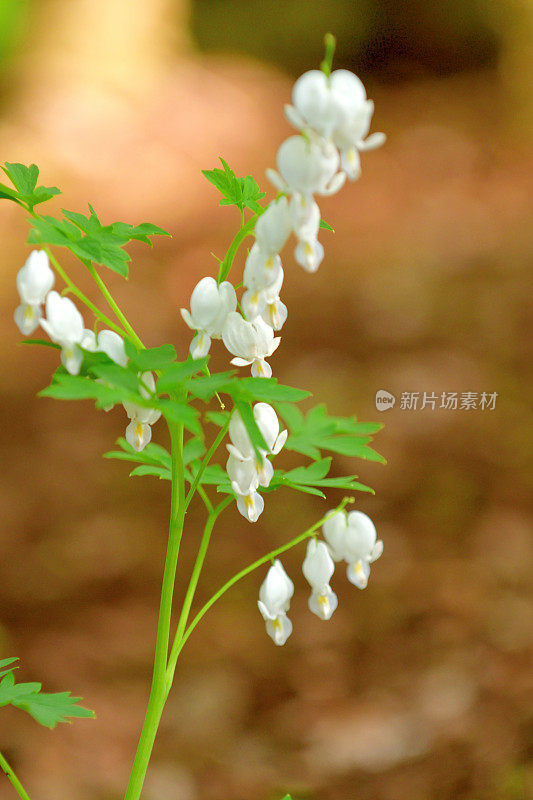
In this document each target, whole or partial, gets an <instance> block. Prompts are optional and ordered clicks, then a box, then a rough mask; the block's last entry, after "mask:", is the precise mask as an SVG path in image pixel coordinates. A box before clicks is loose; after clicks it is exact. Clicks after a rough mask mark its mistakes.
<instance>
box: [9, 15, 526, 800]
mask: <svg viewBox="0 0 533 800" xmlns="http://www.w3.org/2000/svg"><path fill="white" fill-rule="evenodd" d="M328 29H331V30H332V31H333V33H335V34H337V36H338V38H339V49H338V58H337V60H336V62H335V66H337V67H338V66H346V67H348V68H351V69H355V70H356V71H357V72H358V74H360V75H361V77H362V78H363V80H364V81H365V84H366V86H367V89H368V93H369V96H370V97H372V98H373V99H374V100H375V102H376V114H375V119H374V124H373V130H383V131H386V132H387V134H388V142H387V144H386V146H385V147H384V148H383V149H381V150H379V151H377V152H375V153H370V154H368V155H365V156H363V176H362V178H361V179H360V180H359V181H358V182H357V183H355V184H349V185H347V186H346V187H345V188H344V189H343V191H342V192H341V193H339V195H337V196H335V197H333V198H329V199H325V200H323V201H322V202H321V208H322V212H323V216H324V217H325V219H326V220H328V221H329V222H330V223H331V224H332V225H333V226H334V228H335V230H336V233H335V234H334V235H333V234H330V233H328V232H326V231H323V232H322V233H321V239H322V241H323V243H324V244H325V247H326V257H325V260H324V262H323V264H322V266H321V267H320V270H319V272H318V274H317V275H315V276H312V275H307V274H305V273H304V272H303V271H302V270H301V269H300V268H299V267H298V266H297V265H296V264H295V262H294V261H293V259H292V255H291V252H290V247H289V248H288V249H287V250H286V251H285V253H286V254H285V258H284V264H285V275H286V278H285V285H284V288H283V299H284V301H285V302H286V303H287V305H288V307H289V318H288V321H287V323H286V325H285V327H284V329H283V331H282V335H283V339H282V346H281V348H280V350H279V351H278V352H277V353H276V355H275V356H274V357H273V358H272V364H273V367H274V374H275V375H276V376H277V377H278V378H279V379H280V380H281V381H282V382H284V383H289V384H293V385H297V386H301V387H304V388H309V389H311V390H312V391H313V392H314V402H319V401H326V402H327V404H328V409H329V411H330V412H331V413H337V414H357V416H358V417H360V418H361V419H363V420H379V421H382V422H385V424H386V426H385V429H384V431H383V432H381V433H380V434H379V435H378V436H377V438H376V442H375V445H376V447H377V449H378V450H379V451H380V452H382V453H383V454H384V455H385V456H386V458H387V459H388V462H389V463H388V465H387V466H386V467H383V466H381V465H379V464H372V463H369V462H358V463H357V464H356V467H355V471H356V472H358V473H359V475H360V478H361V480H362V481H363V482H364V483H369V484H370V485H371V486H373V487H374V488H375V489H376V496H375V497H372V496H369V495H361V496H360V497H358V498H357V506H356V507H357V508H360V509H361V510H363V511H365V512H366V513H368V514H369V515H370V516H371V517H372V518H373V519H374V520H375V522H376V525H377V527H378V532H379V534H380V536H381V538H383V540H384V543H385V551H384V555H383V557H382V558H381V559H380V561H379V562H377V563H376V565H375V566H374V567H373V569H372V575H371V580H370V584H369V587H368V588H367V589H366V591H364V592H360V591H358V590H357V589H356V588H355V587H352V586H351V585H349V584H348V583H347V581H346V580H345V578H344V576H343V574H342V572H343V569H342V567H339V574H338V575H336V577H335V578H334V589H335V591H337V593H338V595H339V609H338V611H337V612H336V613H335V615H334V617H333V619H332V620H331V622H329V623H328V624H325V623H322V622H320V621H319V620H318V619H317V618H316V617H314V616H313V615H311V614H310V613H309V611H308V610H307V605H306V603H307V594H308V589H307V586H306V584H305V582H304V579H303V576H302V575H301V569H300V568H301V560H302V557H303V550H302V548H299V549H298V550H297V551H295V552H293V553H291V554H290V555H289V556H287V558H285V559H284V564H285V566H286V569H287V571H288V572H289V574H290V575H291V576H292V577H293V578H294V579H295V582H296V594H295V598H294V602H293V607H292V608H291V618H292V620H293V623H294V634H293V636H292V637H291V638H290V640H289V642H288V643H287V645H286V646H285V647H284V648H276V647H275V646H274V645H273V644H272V642H271V641H270V639H268V637H267V636H266V634H265V631H264V625H263V622H262V620H261V618H260V616H259V613H258V611H257V607H256V599H257V591H258V587H259V585H260V582H261V581H262V579H263V577H264V573H262V574H259V573H257V574H255V575H254V576H251V577H249V578H248V579H247V580H246V581H243V582H242V583H241V584H240V585H238V586H237V587H236V588H235V589H234V590H232V591H231V592H230V593H228V594H227V595H226V596H225V597H224V599H223V600H221V601H220V603H219V604H218V605H217V606H215V607H214V609H213V610H212V611H211V612H210V613H209V614H208V615H207V617H206V619H205V621H204V622H203V624H202V626H201V627H200V628H199V629H198V630H197V631H195V633H194V635H193V636H192V637H191V640H190V643H189V644H188V645H187V647H186V648H185V651H184V654H183V657H182V659H181V663H180V665H179V667H178V670H177V675H176V686H175V688H174V689H173V691H172V693H171V696H170V699H169V704H168V707H167V710H166V712H165V714H164V717H163V723H162V726H161V730H160V735H159V737H158V740H157V744H156V748H155V751H154V756H153V761H152V766H151V768H150V771H149V776H148V780H147V783H146V790H145V794H144V798H145V800H250V799H251V798H254V799H255V798H257V799H258V800H270V798H276V797H279V796H282V794H283V793H284V792H285V791H291V792H292V793H293V794H294V796H295V797H297V798H299V800H307V799H309V798H313V799H314V798H316V800H527V798H531V797H533V760H532V759H533V697H532V694H533V692H532V690H533V678H532V675H533V672H532V666H533V665H532V659H531V645H532V632H533V631H532V620H533V609H532V605H531V571H532V567H533V541H532V537H531V520H532V512H533V507H532V495H531V485H532V477H533V475H532V471H531V463H530V458H531V450H532V447H531V445H532V433H533V429H532V425H531V417H530V413H529V412H530V409H531V401H532V398H533V382H532V378H531V356H532V349H531V342H532V335H531V334H532V323H531V305H530V301H531V289H532V283H531V278H530V265H531V258H532V237H531V211H532V200H531V186H532V178H533V157H532V150H531V144H532V134H533V125H532V115H531V111H532V99H531V77H530V76H531V61H532V56H531V52H532V51H531V33H532V29H533V7H532V6H531V4H530V3H529V2H527V0H511V1H510V2H503V0H499V1H497V0H476V1H475V2H474V0H461V2H459V0H451V1H448V0H440V2H437V0H408V1H407V2H402V3H396V4H395V3H392V2H390V0H380V1H379V2H372V1H371V0H365V2H360V3H352V2H349V1H348V0H337V1H336V2H329V1H328V2H324V0H321V2H319V1H318V0H306V2H296V0H265V2H255V1H254V0H247V2H244V0H234V1H233V2H228V1H227V0H226V2H223V0H196V2H191V3H187V2H185V0H174V1H173V0H150V2H145V3H139V2H135V0H133V2H132V0H42V1H41V2H37V1H36V0H34V2H20V1H19V0H0V143H1V153H0V157H1V160H2V161H22V162H24V163H30V162H32V161H33V162H35V163H37V164H38V165H39V167H40V168H41V180H42V182H43V183H44V184H45V185H58V186H59V187H60V188H61V189H62V190H63V193H64V194H63V195H62V196H61V197H60V198H58V199H57V200H54V201H52V202H51V203H50V204H48V207H49V210H48V213H54V212H58V210H59V209H60V208H61V207H65V208H69V209H72V210H77V211H84V210H85V209H86V204H87V202H91V203H92V204H93V205H94V206H95V207H96V209H97V211H98V212H99V214H100V215H101V217H102V219H103V220H104V221H106V222H111V221H114V220H123V221H127V222H131V223H138V222H141V221H152V222H155V223H157V224H159V225H161V226H163V227H164V228H166V229H168V230H169V231H171V233H172V235H173V238H172V239H169V240H158V241H157V240H156V242H155V246H154V248H153V250H148V249H147V248H145V247H144V246H143V245H138V246H134V247H132V248H131V249H130V251H131V253H132V255H133V264H132V269H131V280H130V281H129V282H127V283H126V282H124V281H123V280H121V279H120V278H118V277H117V276H115V275H111V274H110V273H108V275H107V276H106V277H109V285H110V286H111V288H112V291H113V292H114V293H115V294H116V296H117V299H118V300H119V303H120V305H121V306H122V307H123V308H124V309H125V310H126V312H127V314H128V316H129V318H130V320H131V322H132V323H133V325H134V327H135V328H136V329H138V330H139V332H140V333H141V335H142V338H143V339H144V340H145V342H146V343H147V344H149V345H152V346H153V345H156V344H159V343H162V342H164V341H171V342H173V343H174V344H175V345H176V347H177V349H178V353H179V355H180V357H182V358H184V357H185V355H186V351H187V347H188V341H189V331H188V330H187V329H186V328H185V326H184V324H183V323H182V321H181V318H180V316H179V312H178V309H179V307H180V306H188V302H189V297H190V293H191V290H192V288H193V286H194V285H195V284H196V282H197V281H198V280H199V279H200V278H201V277H203V276H204V275H206V274H213V273H214V271H215V268H216V262H215V261H214V260H213V258H212V256H211V255H210V253H211V252H212V253H214V254H216V255H217V256H222V255H223V254H224V252H225V248H226V247H227V245H228V243H229V241H230V239H231V237H232V236H233V234H234V232H235V230H236V226H237V224H238V220H237V214H236V212H235V210H234V209H224V208H222V209H221V208H218V207H217V201H218V198H217V195H216V193H215V191H214V189H213V188H212V187H211V186H210V185H209V184H208V183H207V182H206V181H205V180H204V178H203V177H202V175H201V173H200V170H201V169H208V168H211V167H213V166H215V164H216V160H217V157H218V156H219V155H221V156H223V157H224V158H225V159H226V160H227V161H228V162H229V163H230V165H231V166H232V167H233V168H234V169H235V171H236V172H237V174H247V173H251V174H253V175H254V176H255V177H256V179H257V180H258V181H259V183H260V184H261V186H262V188H264V189H265V190H266V191H268V192H269V197H270V196H271V192H270V189H269V187H268V184H267V181H266V179H265V178H264V170H265V168H266V167H267V166H270V165H274V162H275V154H276V150H277V147H278V146H279V144H280V143H281V141H282V140H283V138H284V137H286V136H288V135H290V133H291V129H290V127H289V126H288V124H287V123H286V122H285V121H284V118H283V113H282V108H283V103H285V102H287V101H288V100H289V98H290V91H291V85H292V82H293V80H294V77H295V75H297V74H298V71H303V70H305V69H310V68H315V67H316V66H317V65H318V63H319V61H320V59H321V57H322V36H323V34H324V33H325V31H326V30H328ZM43 211H44V213H47V212H46V210H45V209H44V207H43ZM26 236H27V225H26V223H25V220H24V213H23V212H22V211H21V209H20V208H18V207H17V206H16V205H15V204H11V203H9V202H2V203H0V241H1V243H2V258H1V260H0V261H1V267H0V269H1V277H2V280H1V281H0V302H1V305H2V313H1V315H0V335H1V341H2V346H1V349H0V359H1V374H2V383H1V397H0V408H1V417H2V426H1V427H2V436H1V446H2V450H3V453H4V458H3V465H2V466H3V468H2V476H1V480H0V507H1V509H2V510H1V523H0V657H7V656H11V655H18V656H20V657H21V659H22V662H21V663H22V665H21V669H20V671H19V673H18V679H19V680H42V681H43V683H44V687H45V688H46V689H47V690H48V691H60V690H64V689H71V690H72V691H73V692H74V693H75V694H80V695H82V696H83V697H84V701H85V704H86V705H88V706H89V707H90V708H94V709H96V711H97V715H98V719H97V721H96V722H92V721H89V720H88V721H75V723H74V724H73V725H72V726H66V725H65V726H60V727H59V728H57V729H56V730H55V731H53V732H50V731H48V730H45V729H42V728H40V727H39V726H38V725H37V724H36V723H34V722H33V720H31V719H30V718H29V717H27V716H26V715H25V714H24V713H23V712H20V711H16V710H13V709H2V710H0V750H2V751H3V752H4V753H5V755H6V757H7V758H8V759H9V760H10V761H11V762H12V763H13V766H14V767H15V769H16V770H17V771H18V772H19V774H20V777H21V779H22V781H23V782H24V783H25V784H27V788H28V790H29V792H30V794H31V796H32V797H34V800H119V798H120V797H121V796H122V793H123V790H124V787H125V784H126V782H127V777H128V774H129V768H130V766H131V762H132V758H133V754H134V750H135V746H136V741H137V737H138V733H139V730H140V726H141V722H142V717H143V712H144V708H145V704H146V701H147V692H148V686H149V681H150V673H151V661H152V656H153V649H154V635H155V634H154V631H155V621H156V613H157V606H158V596H159V588H160V576H161V570H162V562H163V557H164V547H165V541H166V526H167V514H168V506H169V501H168V485H167V484H164V483H159V482H157V481H156V480H154V479H151V478H145V479H143V480H140V479H131V480H128V478H127V475H128V468H127V465H126V464H124V463H120V462H111V461H104V460H102V458H101V453H102V452H104V451H105V450H108V449H112V447H113V443H114V441H115V439H116V438H117V437H118V436H119V435H122V434H123V430H124V426H125V415H124V414H123V412H122V410H121V409H115V410H114V411H113V412H111V413H110V414H108V415H104V414H102V413H94V411H93V409H92V408H91V406H90V404H88V403H83V404H73V403H71V404H62V403H59V402H55V401H52V400H48V399H39V398H36V396H35V395H36V393H37V391H38V390H39V389H41V388H43V387H44V386H45V385H46V384H47V382H48V381H49V378H50V374H51V372H52V370H53V369H54V368H55V365H56V361H57V357H56V354H55V353H54V352H53V351H49V350H44V349H43V350H40V349H33V348H23V347H19V345H18V342H19V340H20V336H19V333H18V331H17V329H16V327H15V324H14V322H13V320H12V314H13V310H14V308H15V306H16V305H17V304H18V296H17V293H16V289H15V275H16V272H17V270H18V269H19V268H20V266H22V264H23V263H24V260H25V258H26V257H27V254H28V252H29V248H28V246H27V245H25V243H24V242H25V239H26ZM58 255H62V254H61V253H59V254H58ZM62 261H63V262H64V263H65V264H66V265H68V266H71V267H72V274H73V275H76V276H79V280H80V283H81V284H82V285H83V286H84V287H86V288H87V290H88V291H91V292H92V288H91V286H90V284H89V282H88V281H87V280H86V278H85V276H83V274H82V272H81V268H79V266H76V265H75V264H74V262H71V261H69V259H68V258H66V257H64V256H63V257H62ZM238 266H239V267H242V256H241V257H240V260H239V262H238ZM236 274H238V273H236ZM94 296H95V297H96V294H95V295H94ZM87 321H88V322H89V318H88V317H87ZM217 349H218V353H219V354H218V355H216V354H215V357H214V361H215V364H216V365H218V366H220V367H223V366H226V364H227V359H226V357H225V356H223V354H222V348H221V347H220V346H219V347H218V348H215V353H216V351H217ZM380 389H386V390H388V391H391V392H393V393H394V394H395V395H396V397H397V403H396V406H395V408H394V410H392V411H387V412H384V413H380V412H379V411H377V410H376V408H375V405H374V397H375V393H376V391H378V390H380ZM416 391H418V392H421V393H423V392H424V391H426V392H428V393H429V392H435V393H436V394H437V395H439V396H440V393H441V392H443V391H446V392H452V391H457V392H459V393H461V392H466V391H473V392H483V391H486V392H497V393H498V398H497V402H496V408H495V410H494V411H488V410H485V411H481V410H470V411H466V410H457V411H450V410H441V409H438V408H437V409H435V410H434V411H432V410H429V409H425V410H424V411H420V410H418V411H408V410H402V409H401V408H400V407H399V398H400V396H401V394H402V392H416ZM154 440H155V441H160V442H161V443H166V441H165V433H164V425H163V424H162V423H160V424H159V425H158V426H157V427H156V428H155V431H154ZM279 458H280V461H279V462H278V463H279V464H281V463H283V456H280V457H279ZM336 463H337V466H336V467H335V469H336V471H337V474H345V473H346V472H350V471H352V470H353V469H354V467H353V463H354V462H353V461H350V460H347V459H343V458H339V459H337V462H336ZM339 500H340V495H337V494H335V493H331V495H330V497H329V498H328V504H327V505H326V504H324V503H323V502H321V501H320V500H319V499H318V498H314V497H310V496H306V495H300V494H298V495H296V496H292V495H290V494H287V495H283V494H281V493H277V494H276V495H272V496H271V495H269V496H268V497H267V503H266V510H265V512H264V514H263V515H262V517H261V518H260V520H259V522H257V524H255V525H253V526H252V525H249V524H248V523H247V522H246V521H245V520H243V518H242V517H240V516H239V515H238V514H237V512H236V511H235V510H234V509H231V510H229V511H227V512H226V514H225V517H223V518H222V521H221V523H220V524H219V527H218V532H217V533H216V535H215V537H214V541H213V545H212V548H211V551H210V553H209V556H208V559H207V565H206V568H205V571H204V575H203V576H202V579H201V584H200V587H199V595H198V597H199V600H200V601H202V600H205V599H206V598H207V597H208V596H209V592H211V591H213V590H214V589H216V588H217V587H218V586H219V585H220V584H221V583H222V582H223V581H224V580H225V579H226V578H227V577H229V576H230V575H232V574H233V573H234V572H235V571H236V570H237V569H239V568H240V567H241V566H243V565H244V564H246V563H248V562H250V561H252V560H253V559H254V558H257V557H259V556H260V555H262V554H263V553H264V552H266V551H268V550H269V549H271V548H272V547H275V546H276V545H278V544H281V543H283V542H284V541H286V540H287V539H289V538H290V537H292V536H294V535H296V534H297V533H298V532H300V531H301V530H304V528H305V527H307V525H308V524H310V523H312V522H313V521H315V520H316V519H317V518H319V517H320V516H321V515H322V514H323V513H324V512H325V511H326V510H327V509H328V508H329V507H331V506H333V505H335V504H336V503H337V502H338V501H339ZM189 516H190V519H189V520H188V528H187V533H186V537H185V544H184V550H183V562H182V564H181V569H180V576H181V578H180V580H179V581H178V587H177V603H179V600H180V598H181V597H182V595H183V591H184V588H185V586H184V576H185V575H186V574H187V569H188V568H189V567H190V565H191V563H192V560H193V559H194V557H195V552H196V546H197V544H198V540H199V535H200V530H201V524H202V509H201V508H200V507H199V506H194V508H193V509H192V510H191V512H190V515H189ZM2 778H3V776H2ZM4 797H5V798H6V800H9V798H10V797H13V792H12V790H11V787H10V786H9V785H8V783H7V781H6V780H3V782H2V780H0V798H2V800H4Z"/></svg>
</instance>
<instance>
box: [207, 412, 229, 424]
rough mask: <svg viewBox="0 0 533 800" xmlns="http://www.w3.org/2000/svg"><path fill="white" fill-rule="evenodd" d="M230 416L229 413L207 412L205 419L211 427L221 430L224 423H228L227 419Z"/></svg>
mask: <svg viewBox="0 0 533 800" xmlns="http://www.w3.org/2000/svg"><path fill="white" fill-rule="evenodd" d="M229 416H230V412H229V411H208V412H207V414H206V415H205V417H206V419H208V420H209V422H212V423H213V425H217V426H218V427H219V428H223V427H224V425H225V424H226V422H227V421H228V417H229Z"/></svg>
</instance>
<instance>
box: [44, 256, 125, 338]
mask: <svg viewBox="0 0 533 800" xmlns="http://www.w3.org/2000/svg"><path fill="white" fill-rule="evenodd" d="M43 249H44V250H45V251H46V253H47V254H48V258H49V259H50V261H51V262H52V264H53V265H54V267H55V269H56V272H57V273H58V275H59V276H60V277H61V278H62V279H63V280H64V282H65V284H66V286H67V289H68V290H69V292H70V293H71V294H73V295H74V296H75V297H77V298H78V300H80V301H81V302H82V303H83V304H84V305H86V306H87V308H88V309H89V310H90V311H92V313H93V314H94V316H95V317H97V318H98V319H99V320H100V321H101V322H103V323H104V324H105V325H107V327H108V328H111V329H112V330H114V331H115V332H116V333H118V334H120V336H124V335H125V334H124V331H123V330H122V328H120V327H119V326H118V325H116V324H115V323H114V322H113V320H112V319H109V317H107V316H106V315H105V314H103V313H102V312H101V311H100V309H99V308H98V307H97V306H95V304H94V303H93V302H92V301H91V300H89V298H88V297H87V296H86V295H84V294H83V292H82V291H81V289H78V287H77V286H76V284H75V283H73V282H72V281H71V279H70V278H69V276H68V275H67V273H66V272H65V270H64V269H63V267H62V266H61V264H60V263H59V261H58V260H57V258H56V257H55V256H54V254H53V253H52V251H51V250H50V248H49V247H48V246H47V245H43ZM128 338H129V337H128Z"/></svg>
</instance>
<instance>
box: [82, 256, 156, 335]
mask: <svg viewBox="0 0 533 800" xmlns="http://www.w3.org/2000/svg"><path fill="white" fill-rule="evenodd" d="M87 269H88V270H89V273H90V274H91V275H92V277H93V278H94V281H95V283H96V285H97V286H98V288H99V289H100V291H101V292H102V294H103V296H104V297H105V299H106V300H107V302H108V304H109V306H110V308H112V309H113V311H114V313H115V316H116V317H117V319H118V320H119V322H120V324H121V325H122V327H123V328H124V330H125V331H127V332H128V334H129V337H130V339H131V341H132V342H133V343H134V344H136V345H137V347H140V348H144V345H143V343H142V341H141V340H140V339H139V337H138V336H137V334H136V333H135V331H134V329H133V328H132V326H131V325H130V323H129V322H128V320H127V318H126V316H125V315H124V314H123V313H122V311H121V310H120V308H119V306H118V304H117V303H116V301H115V299H114V298H113V295H112V294H111V292H110V291H109V289H108V288H107V286H106V284H105V283H104V281H103V280H102V278H101V277H100V275H99V274H98V272H97V271H96V269H95V267H93V265H92V264H88V265H87Z"/></svg>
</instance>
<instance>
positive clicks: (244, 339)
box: [222, 311, 281, 378]
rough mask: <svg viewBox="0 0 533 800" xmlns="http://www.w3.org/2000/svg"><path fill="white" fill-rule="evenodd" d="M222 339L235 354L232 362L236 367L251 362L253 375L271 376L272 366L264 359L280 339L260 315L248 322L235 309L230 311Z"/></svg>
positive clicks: (269, 354)
mask: <svg viewBox="0 0 533 800" xmlns="http://www.w3.org/2000/svg"><path fill="white" fill-rule="evenodd" d="M222 340H223V342H224V344H225V346H226V347H227V349H228V350H229V352H230V353H232V355H234V356H235V358H232V360H231V363H232V364H234V365H235V366H236V367H245V366H248V365H250V364H251V365H252V375H253V376H254V377H256V378H258V377H259V378H270V377H271V375H272V367H271V366H270V364H268V363H267V362H266V360H265V359H267V358H269V357H270V356H271V355H272V353H273V352H274V351H275V350H276V348H277V347H278V346H279V343H280V341H281V339H280V338H279V337H275V336H274V331H273V330H272V328H271V327H270V326H269V325H267V324H266V322H265V321H264V320H263V319H261V317H257V318H256V319H254V320H253V321H252V322H248V321H247V320H245V319H244V318H243V317H242V316H241V315H240V314H239V313H237V312H236V311H234V312H231V313H230V314H228V317H227V320H226V324H225V326H224V330H223V331H222Z"/></svg>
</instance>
